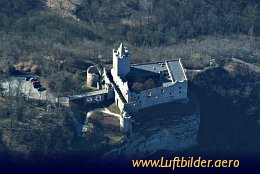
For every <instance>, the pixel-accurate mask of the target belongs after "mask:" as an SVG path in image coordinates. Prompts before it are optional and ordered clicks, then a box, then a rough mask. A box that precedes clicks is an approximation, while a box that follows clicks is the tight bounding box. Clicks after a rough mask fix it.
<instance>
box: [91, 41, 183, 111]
mask: <svg viewBox="0 0 260 174" xmlns="http://www.w3.org/2000/svg"><path fill="white" fill-rule="evenodd" d="M90 71H92V72H93V67H90V68H89V69H88V79H89V78H90V77H91V75H92V76H93V78H94V79H96V83H93V79H92V78H91V80H92V81H91V82H88V83H89V84H95V87H98V88H99V87H100V86H102V83H103V85H104V88H105V90H106V93H107V94H108V98H114V99H115V102H116V105H117V106H118V108H119V109H120V111H122V112H123V111H127V112H129V113H131V112H136V111H138V110H140V109H143V108H147V107H151V106H153V105H158V104H162V103H166V102H171V101H182V102H183V101H186V100H187V99H188V97H187V89H188V82H187V78H186V75H185V72H184V69H183V66H182V63H181V61H180V59H178V60H169V61H168V60H166V61H163V62H155V63H146V64H133V65H131V64H130V54H129V51H128V50H127V49H126V47H124V46H123V44H122V43H121V44H120V46H119V48H118V49H117V50H115V49H113V68H112V69H111V70H106V69H104V71H103V75H102V78H101V80H99V79H98V78H97V77H98V75H97V74H98V71H97V70H96V72H97V73H94V74H93V73H89V72H90ZM100 81H102V83H101V82H100ZM96 84H97V85H96Z"/></svg>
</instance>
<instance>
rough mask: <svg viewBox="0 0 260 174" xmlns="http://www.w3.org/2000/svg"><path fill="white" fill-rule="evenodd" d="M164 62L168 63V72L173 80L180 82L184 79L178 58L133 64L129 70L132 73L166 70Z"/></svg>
mask: <svg viewBox="0 0 260 174" xmlns="http://www.w3.org/2000/svg"><path fill="white" fill-rule="evenodd" d="M166 63H167V64H168V67H169V69H170V73H172V76H173V79H174V81H179V82H181V81H184V80H186V76H185V74H184V71H183V68H182V65H181V62H180V60H169V61H164V62H155V63H147V64H135V65H131V71H133V73H138V72H143V73H146V74H149V73H159V72H160V71H168V69H167V66H166ZM138 70H139V71H138Z"/></svg>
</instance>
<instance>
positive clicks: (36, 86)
mask: <svg viewBox="0 0 260 174" xmlns="http://www.w3.org/2000/svg"><path fill="white" fill-rule="evenodd" d="M41 86H42V85H41V84H40V83H35V84H34V85H33V87H34V88H40V87H41Z"/></svg>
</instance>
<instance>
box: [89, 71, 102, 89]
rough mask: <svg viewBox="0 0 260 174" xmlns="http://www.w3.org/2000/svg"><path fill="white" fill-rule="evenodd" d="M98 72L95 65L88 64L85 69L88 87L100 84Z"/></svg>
mask: <svg viewBox="0 0 260 174" xmlns="http://www.w3.org/2000/svg"><path fill="white" fill-rule="evenodd" d="M99 83H100V74H99V71H98V69H97V67H95V66H90V67H89V68H88V69H87V86H88V87H95V88H97V87H99V86H100V84H99Z"/></svg>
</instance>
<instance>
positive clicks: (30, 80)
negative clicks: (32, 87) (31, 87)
mask: <svg viewBox="0 0 260 174" xmlns="http://www.w3.org/2000/svg"><path fill="white" fill-rule="evenodd" d="M32 80H37V78H35V77H31V78H30V79H29V82H32Z"/></svg>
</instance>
